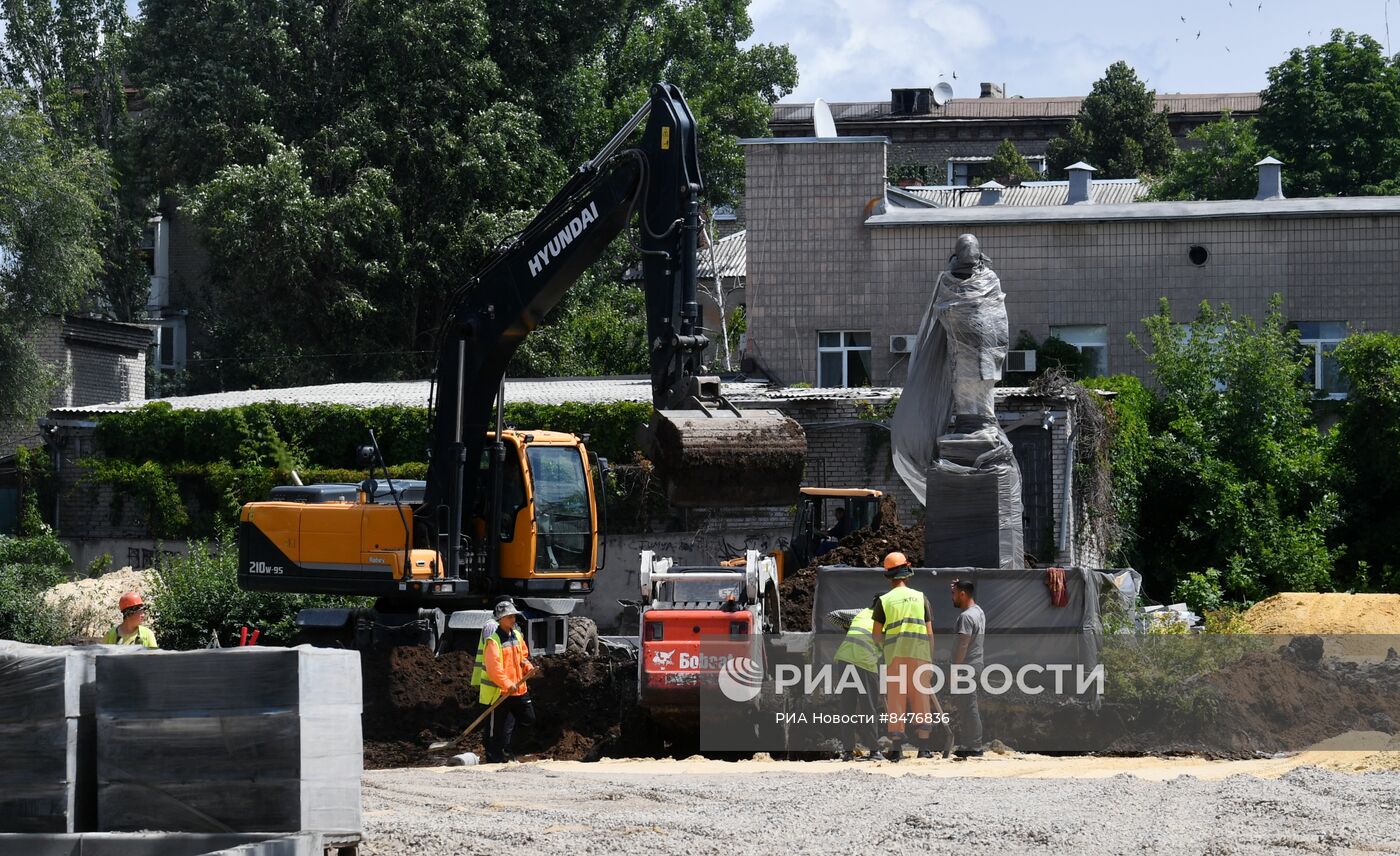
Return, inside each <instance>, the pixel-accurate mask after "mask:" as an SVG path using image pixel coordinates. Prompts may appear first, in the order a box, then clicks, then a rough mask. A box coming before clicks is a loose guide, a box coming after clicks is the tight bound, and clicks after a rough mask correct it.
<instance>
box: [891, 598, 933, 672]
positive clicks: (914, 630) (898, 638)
mask: <svg viewBox="0 0 1400 856" xmlns="http://www.w3.org/2000/svg"><path fill="white" fill-rule="evenodd" d="M880 603H881V604H882V605H883V606H884V608H885V651H884V654H885V662H886V663H889V662H891V661H893V660H894V659H895V658H896V657H908V658H911V659H914V660H922V661H923V662H925V663H928V662H932V656H931V652H932V648H933V646H932V644H931V643H932V642H933V640H932V639H929V638H928V628H927V627H925V626H924V625H925V622H927V621H928V616H927V615H926V614H925V613H924V596H923V594H922V593H920V592H917V591H915V590H914V589H911V588H909V587H908V586H896V587H895V588H892V589H890V590H889V591H887V592H885V593H884V594H882V595H880Z"/></svg>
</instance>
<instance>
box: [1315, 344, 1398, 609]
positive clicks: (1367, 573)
mask: <svg viewBox="0 0 1400 856" xmlns="http://www.w3.org/2000/svg"><path fill="white" fill-rule="evenodd" d="M1335 353H1336V357H1337V362H1338V363H1339V364H1340V365H1341V367H1342V371H1343V373H1344V374H1345V375H1346V378H1347V384H1348V391H1347V401H1346V405H1345V406H1344V407H1343V409H1342V418H1341V421H1340V422H1339V423H1338V424H1337V426H1336V427H1335V428H1334V429H1333V431H1332V436H1333V438H1334V439H1335V443H1334V444H1333V446H1332V448H1331V450H1330V456H1329V461H1330V463H1331V464H1332V466H1333V467H1334V473H1335V478H1336V484H1337V490H1338V492H1339V493H1340V494H1341V497H1342V509H1343V515H1342V521H1341V525H1340V526H1339V527H1338V530H1337V535H1338V536H1339V540H1340V541H1341V543H1343V544H1345V545H1346V554H1345V556H1344V557H1343V562H1342V569H1341V570H1342V574H1341V576H1342V579H1341V582H1342V583H1343V584H1344V585H1346V586H1347V587H1349V588H1351V587H1354V588H1358V589H1363V590H1371V591H1400V335H1396V334H1395V333H1359V334H1357V335H1354V336H1350V337H1348V338H1347V339H1346V341H1344V342H1342V344H1341V345H1340V346H1339V347H1338V348H1337V350H1336V352H1335Z"/></svg>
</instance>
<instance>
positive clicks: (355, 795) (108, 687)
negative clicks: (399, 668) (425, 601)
mask: <svg viewBox="0 0 1400 856" xmlns="http://www.w3.org/2000/svg"><path fill="white" fill-rule="evenodd" d="M96 683H97V813H98V821H99V824H100V828H102V829H104V830H110V831H116V832H121V831H131V830H142V829H160V830H170V831H181V832H228V831H235V832H282V831H297V830H311V831H316V832H327V833H358V832H359V831H360V777H361V771H362V766H363V760H362V752H363V747H362V742H361V735H360V712H361V685H360V659H359V656H358V655H357V654H356V653H355V652H353V651H343V650H331V649H321V648H310V647H300V648H261V647H247V648H228V649H223V650H206V651H184V652H152V653H150V654H149V655H148V656H143V657H99V658H98V660H97V673H96Z"/></svg>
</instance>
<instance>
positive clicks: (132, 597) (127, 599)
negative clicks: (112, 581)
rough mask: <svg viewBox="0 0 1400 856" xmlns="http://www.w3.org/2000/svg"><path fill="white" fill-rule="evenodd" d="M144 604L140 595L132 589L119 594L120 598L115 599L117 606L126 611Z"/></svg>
mask: <svg viewBox="0 0 1400 856" xmlns="http://www.w3.org/2000/svg"><path fill="white" fill-rule="evenodd" d="M145 605H146V602H145V601H144V600H142V599H141V595H139V594H137V593H136V592H134V591H129V592H127V593H126V594H124V595H122V596H121V600H119V601H117V608H118V609H120V610H121V611H122V612H126V611H127V610H128V609H132V608H134V607H138V606H145Z"/></svg>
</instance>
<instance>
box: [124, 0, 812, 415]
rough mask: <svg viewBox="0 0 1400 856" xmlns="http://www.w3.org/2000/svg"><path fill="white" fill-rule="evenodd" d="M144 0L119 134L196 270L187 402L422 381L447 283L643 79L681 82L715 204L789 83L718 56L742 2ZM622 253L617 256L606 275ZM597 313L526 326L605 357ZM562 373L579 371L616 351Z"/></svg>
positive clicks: (571, 313)
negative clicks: (200, 395) (340, 382)
mask: <svg viewBox="0 0 1400 856" xmlns="http://www.w3.org/2000/svg"><path fill="white" fill-rule="evenodd" d="M143 9H144V15H143V19H142V21H141V26H140V30H139V38H138V41H137V45H138V49H137V50H135V51H134V53H133V59H134V62H133V73H134V76H135V78H136V80H137V81H138V83H139V84H140V85H141V86H142V87H143V88H144V89H145V91H147V92H148V93H149V97H148V101H149V106H148V109H147V110H146V111H144V113H143V116H142V120H141V121H140V123H139V124H138V125H137V127H136V132H135V134H134V135H133V143H134V144H135V145H138V146H140V147H141V148H142V150H143V151H144V152H145V157H146V159H147V160H148V161H149V162H150V163H151V164H152V165H153V168H152V169H151V171H150V175H149V177H148V184H149V189H150V190H151V192H156V191H163V190H171V191H173V192H174V194H173V195H174V196H175V197H178V198H179V199H182V200H184V201H185V203H186V204H188V206H189V208H190V210H191V212H192V213H193V214H194V215H195V219H196V222H197V223H198V225H199V226H200V227H201V229H202V232H203V236H204V239H205V243H206V245H207V249H208V250H209V253H210V257H211V262H212V264H211V266H210V269H211V271H213V273H212V275H211V278H212V280H213V281H212V282H211V283H210V285H211V287H210V288H209V289H207V290H206V292H205V293H204V294H203V295H202V296H201V297H200V299H199V300H198V302H197V304H196V306H195V307H194V310H195V316H196V321H197V322H199V323H198V326H200V327H203V328H205V329H208V330H209V331H210V332H211V336H210V341H209V342H208V343H207V346H206V347H207V351H206V352H205V353H202V354H199V355H198V356H199V357H200V359H197V360H196V361H194V367H195V371H194V374H195V377H194V384H195V386H196V387H208V386H211V385H213V384H215V383H216V382H217V383H219V384H224V385H249V384H258V385H267V384H283V383H304V382H314V381H326V380H333V379H349V378H355V379H364V378H371V377H387V376H398V375H405V374H418V375H421V374H422V373H423V372H424V371H425V370H426V369H427V367H428V366H429V365H431V351H432V348H433V344H434V341H435V336H436V332H437V330H438V327H439V325H440V324H441V322H442V319H443V318H444V317H446V315H447V314H448V311H449V309H450V307H451V305H452V303H453V302H454V300H455V297H454V295H455V294H457V291H458V289H459V288H460V286H461V284H462V283H464V282H467V281H469V280H470V279H471V276H472V274H473V272H474V271H476V270H477V269H479V268H480V266H481V265H482V263H483V262H484V261H485V259H486V258H487V257H488V256H489V255H490V254H491V252H492V251H493V250H494V248H495V247H496V246H497V244H498V242H499V241H500V240H502V239H503V238H505V237H506V236H508V235H510V234H511V233H513V232H514V231H516V230H518V229H519V228H520V227H521V226H522V225H524V223H525V222H527V221H528V219H529V217H530V216H531V215H532V214H533V213H534V211H535V210H536V209H537V208H538V207H539V206H540V205H541V204H543V203H544V202H545V201H546V200H547V199H548V198H549V196H550V195H551V193H552V192H553V189H554V188H555V187H557V186H558V185H560V184H562V182H563V180H564V179H565V178H566V176H567V175H568V167H570V166H572V165H573V164H575V163H578V162H581V161H582V160H584V159H585V158H587V157H589V156H591V155H592V154H593V152H594V151H596V149H597V147H598V146H600V145H601V144H602V142H604V141H605V140H606V139H607V138H608V137H609V136H610V135H611V134H612V133H613V131H614V130H615V129H616V128H617V127H618V126H619V125H620V124H621V123H622V121H623V120H624V119H625V118H626V117H627V116H628V115H630V114H631V113H632V112H634V111H635V110H636V109H637V107H638V106H640V105H641V104H642V103H643V101H644V100H645V98H646V96H647V87H648V86H649V85H650V84H651V83H653V82H656V81H658V80H662V79H668V80H670V81H671V82H676V83H679V84H680V85H681V86H682V87H683V88H684V89H685V90H686V92H687V96H688V98H689V100H690V103H691V106H692V108H693V109H694V110H695V112H696V114H697V117H698V119H699V130H700V135H701V141H702V168H703V169H704V170H705V171H706V178H707V182H708V186H709V190H710V193H711V196H712V198H713V199H716V200H718V201H724V200H726V199H728V198H731V197H732V196H733V194H735V193H736V192H737V191H738V190H739V189H740V188H741V186H742V177H743V162H742V158H741V157H740V154H739V149H738V146H737V143H736V138H737V137H738V136H748V135H753V134H757V133H761V132H762V130H763V128H764V127H765V126H766V121H767V111H768V105H769V104H771V102H772V101H774V100H776V99H777V98H778V97H779V96H780V95H782V94H783V93H785V92H787V91H789V90H790V89H791V87H792V85H794V84H795V80H796V73H795V66H794V64H793V62H792V58H791V54H790V53H789V52H787V50H786V49H785V48H773V47H772V46H767V45H753V46H748V47H740V46H739V45H740V43H741V42H743V41H744V40H746V39H747V38H748V37H749V36H750V35H751V32H752V26H751V24H750V22H749V18H748V13H747V0H703V2H686V3H672V2H666V0H607V2H604V3H592V2H590V3H583V2H582V0H571V2H562V3H561V2H556V0H516V2H507V0H413V1H412V2H409V3H391V2H388V1H387V0H366V2H360V3H355V4H332V5H331V6H329V7H327V6H325V5H324V4H318V3H312V2H310V0H296V2H277V3H273V2H271V0H212V2H210V3H206V4H202V5H200V6H198V7H194V6H191V5H190V4H187V3H183V2H176V0H147V2H146V3H145V6H144V7H143ZM214 93H217V96H215V95H214ZM630 252H631V250H630V249H629V244H628V243H627V242H626V241H622V242H619V245H618V246H617V247H616V248H614V251H613V253H612V254H611V255H610V260H609V261H608V262H607V263H606V265H605V266H606V267H607V268H609V269H615V270H621V269H623V268H624V267H625V266H626V265H625V263H614V261H613V260H612V259H613V257H617V258H622V257H624V256H626V255H627V254H629V253H630ZM622 261H623V262H625V259H622ZM580 288H581V289H583V290H584V291H591V292H596V294H602V295H605V296H609V297H610V295H609V294H608V291H607V289H602V290H599V289H598V288H595V287H592V286H590V284H589V282H587V281H586V282H584V283H582V284H581V286H580ZM272 295H276V296H277V299H276V300H275V301H274V300H270V299H267V298H269V297H271V296H272ZM623 303H624V304H628V303H630V304H633V305H639V304H638V303H637V302H636V301H623ZM582 306H589V307H591V308H590V309H589V311H584V310H583V309H581V308H580V307H582ZM289 307H291V308H289ZM323 307H324V311H322V308H323ZM609 311H611V310H609V309H608V307H604V306H601V305H599V299H598V298H596V296H590V295H582V296H581V299H579V300H574V301H571V306H568V307H563V306H561V307H560V308H559V309H558V310H556V311H555V312H554V313H552V315H551V317H550V318H548V319H546V327H548V326H552V325H559V324H565V325H568V324H581V325H584V327H585V328H587V327H590V326H591V327H592V330H591V331H590V330H589V329H582V330H574V331H560V332H559V335H558V337H557V338H560V339H563V340H568V341H569V342H571V343H575V344H576V343H599V344H600V345H602V344H606V345H607V346H608V347H609V348H611V346H612V345H613V344H615V343H614V342H612V340H610V339H609V338H608V337H606V336H601V335H598V331H599V330H601V329H602V327H603V326H605V324H606V323H607V322H606V320H605V319H606V318H607V316H608V312H609ZM633 326H635V322H633ZM562 347H563V346H561V350H562ZM544 348H545V345H544V343H542V344H541V345H540V346H539V347H538V348H537V349H536V353H535V355H534V356H533V357H531V356H530V355H527V358H529V359H527V362H531V363H541V359H542V358H541V357H540V354H541V353H542V352H543V349H544ZM628 353H629V360H630V355H631V354H632V352H631V351H629V352H628ZM570 358H571V359H572V360H574V361H575V362H576V363H578V364H581V365H583V366H585V367H586V366H588V365H589V364H593V365H594V367H595V369H598V370H601V369H602V367H603V365H604V364H607V363H608V362H609V361H612V360H614V355H613V354H612V353H611V352H610V351H593V352H588V353H582V354H578V353H575V354H571V355H570ZM541 364H542V363H541ZM629 364H630V363H629ZM215 372H217V378H216V377H215ZM201 373H202V376H200V375H201Z"/></svg>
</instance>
